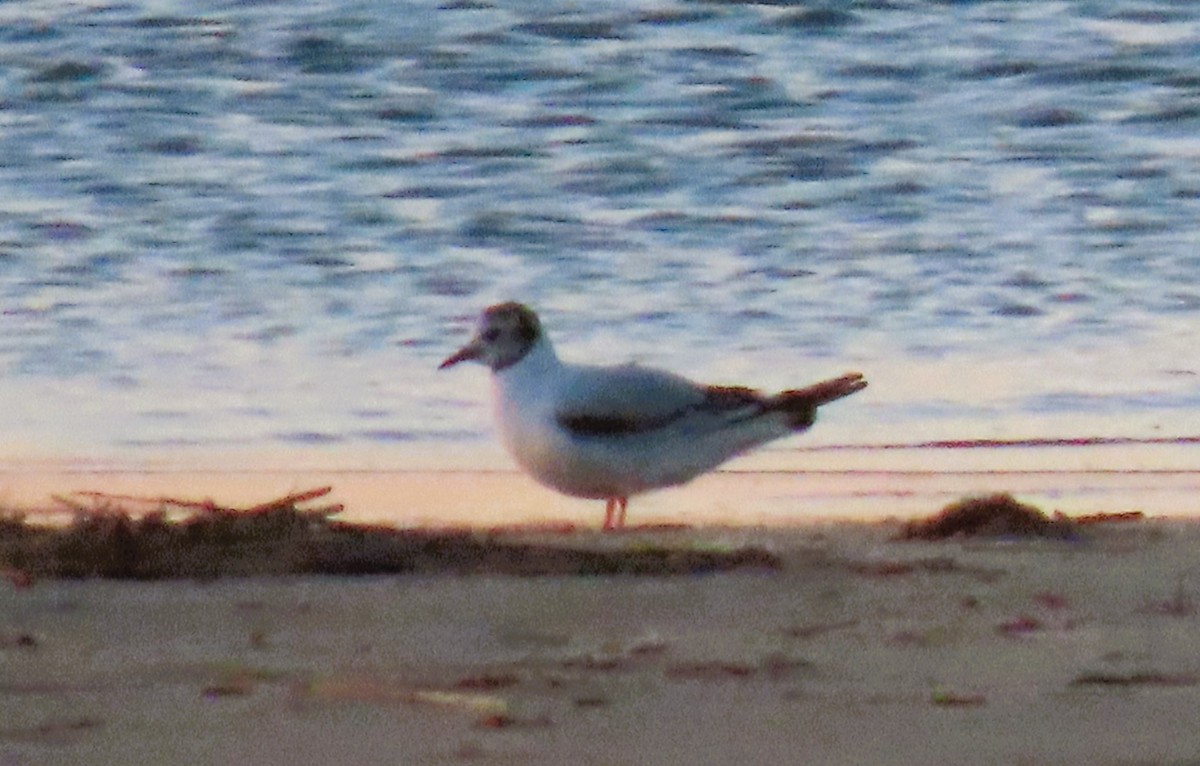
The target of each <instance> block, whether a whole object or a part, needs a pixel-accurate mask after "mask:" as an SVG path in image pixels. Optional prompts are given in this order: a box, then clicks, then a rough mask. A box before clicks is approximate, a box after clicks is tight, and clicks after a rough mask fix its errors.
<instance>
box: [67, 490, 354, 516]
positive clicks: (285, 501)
mask: <svg viewBox="0 0 1200 766" xmlns="http://www.w3.org/2000/svg"><path fill="white" fill-rule="evenodd" d="M332 491H333V487H318V488H316V489H309V490H305V491H303V492H294V493H292V494H289V495H284V496H283V497H280V498H277V499H275V500H270V501H267V502H265V503H259V504H258V505H252V506H250V507H249V508H233V507H230V506H224V505H217V503H216V502H215V501H213V500H188V499H185V498H179V497H167V496H159V497H147V496H142V495H118V494H111V493H108V492H95V491H80V492H74V493H72V495H71V496H63V495H54V496H53V499H54V500H55V501H56V502H58V503H61V504H63V505H65V506H67V507H68V508H70V509H71V510H73V511H77V512H83V513H95V512H96V511H97V510H100V509H99V508H98V507H97V504H100V503H114V504H119V503H136V504H138V505H144V506H157V507H160V508H161V507H163V506H170V507H173V508H180V509H183V510H185V511H196V512H199V513H235V514H246V515H255V514H264V513H270V512H271V511H279V510H286V509H292V510H295V511H297V512H298V513H303V514H305V515H312V516H318V517H324V516H332V515H334V514H336V513H341V511H342V510H344V507H343V506H342V505H341V504H340V503H334V504H331V505H328V506H322V507H320V508H313V509H304V510H301V509H298V508H296V506H297V505H299V504H300V503H306V502H309V501H310V500H316V499H318V498H321V497H325V496H326V495H328V494H329V493H330V492H332ZM75 498H87V499H88V500H90V501H91V502H92V503H93V505H91V506H89V505H87V504H85V503H82V502H80V501H79V500H77V499H75Z"/></svg>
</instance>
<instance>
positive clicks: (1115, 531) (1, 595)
mask: <svg viewBox="0 0 1200 766" xmlns="http://www.w3.org/2000/svg"><path fill="white" fill-rule="evenodd" d="M901 531H902V525H901V524H899V523H891V522H877V523H827V524H810V525H806V526H796V527H790V528H779V527H773V528H764V527H752V526H741V527H722V526H705V527H683V528H670V529H664V528H650V529H636V528H635V529H633V530H629V531H626V532H624V533H622V534H618V535H608V536H603V535H601V534H599V533H597V532H594V531H591V530H588V529H576V530H575V531H572V532H569V533H566V534H564V533H563V532H561V531H555V532H541V533H539V532H536V531H529V530H526V531H510V532H505V533H502V534H501V538H502V539H503V540H505V541H508V542H511V543H515V544H537V545H564V544H569V545H572V546H582V547H589V548H595V549H602V550H609V551H615V552H617V553H621V552H630V553H636V552H639V551H646V550H649V549H655V548H664V547H665V548H672V549H685V550H693V551H703V550H710V551H719V552H727V551H735V550H743V549H755V550H763V551H766V552H768V553H769V554H770V555H771V556H773V557H775V558H776V559H777V560H778V566H774V567H752V568H745V569H739V570H736V571H733V572H728V573H709V574H679V573H674V574H659V575H656V576H646V575H631V574H623V575H608V576H602V575H588V576H581V575H577V574H576V575H561V574H559V575H546V576H513V575H499V574H471V575H464V574H461V573H460V574H453V575H433V574H416V575H411V574H410V575H385V576H366V577H345V576H340V577H339V576H312V575H310V576H303V577H297V576H291V577H287V576H285V577H238V578H222V579H215V580H194V579H184V580H170V581H159V582H137V581H113V580H101V579H83V580H61V579H38V580H35V581H34V582H33V583H32V584H31V585H29V586H28V587H18V585H23V584H22V583H17V584H12V583H4V584H3V585H0V615H3V616H4V619H3V622H2V623H0V764H5V766H7V765H8V764H35V763H37V764H40V763H56V764H127V763H213V764H216V763H222V764H224V763H255V764H275V763H278V764H309V763H314V764H315V763H354V764H363V765H365V764H396V763H416V764H422V763H428V764H441V763H449V764H454V763H513V764H517V763H519V764H543V763H544V764H564V763H583V764H718V763H720V764H726V763H756V764H775V763H778V764H784V763H788V764H791V763H822V764H843V763H844V764H874V763H881V764H882V763H889V764H895V763H921V764H931V763H947V764H950V763H956V764H957V763H1005V764H1011V763H1020V764H1059V763H1090V764H1133V763H1138V764H1140V763H1159V764H1162V763H1165V764H1195V763H1200V734H1197V732H1196V727H1195V726H1194V723H1193V722H1194V718H1195V710H1196V709H1197V708H1198V706H1200V630H1197V628H1198V627H1200V625H1198V622H1200V612H1198V610H1200V564H1197V562H1200V524H1198V523H1196V522H1194V521H1186V520H1161V519H1148V520H1141V521H1131V522H1127V523H1111V524H1097V525H1088V526H1087V527H1085V528H1082V529H1080V530H1077V533H1072V534H1067V535H1059V536H1055V537H1048V538H1046V537H1037V538H1017V537H1006V536H1001V537H999V538H952V539H949V540H946V541H941V542H925V541H901V540H898V539H896V538H897V536H898V534H899V533H900V532H901Z"/></svg>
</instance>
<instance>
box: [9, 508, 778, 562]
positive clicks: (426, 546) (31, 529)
mask: <svg viewBox="0 0 1200 766" xmlns="http://www.w3.org/2000/svg"><path fill="white" fill-rule="evenodd" d="M325 491H328V490H325ZM325 491H321V492H319V494H314V493H303V494H301V495H294V496H289V497H288V498H283V499H282V501H273V502H271V503H265V504H263V505H260V506H255V507H254V508H250V509H233V508H222V507H218V506H215V505H213V504H211V503H190V502H181V503H175V504H174V506H173V507H175V508H176V509H178V508H179V507H181V506H182V507H184V508H185V509H187V510H188V511H189V512H187V513H185V514H184V515H182V516H181V517H179V518H172V517H171V515H170V514H168V513H166V512H164V510H162V509H160V510H156V511H153V512H150V513H146V514H143V515H140V516H139V515H136V514H134V513H131V512H130V511H129V510H127V509H121V508H118V509H116V510H114V509H111V508H102V509H94V510H91V511H84V510H79V509H77V510H76V514H75V517H74V519H73V521H71V522H70V523H68V524H66V525H64V526H45V525H37V524H31V523H29V522H28V520H27V519H26V518H24V517H22V516H16V515H10V516H8V517H6V518H0V573H4V574H8V576H9V579H11V580H13V581H14V582H15V581H16V580H15V578H16V577H17V576H18V575H19V576H20V577H22V578H24V579H32V580H36V579H39V578H64V579H79V578H109V579H121V580H164V579H176V578H184V579H188V578H190V579H213V578H218V577H250V576H277V575H311V574H325V575H377V574H425V575H432V574H455V575H471V574H503V575H523V576H543V575H641V576H667V575H680V574H696V573H705V572H721V571H729V570H735V569H765V570H774V569H778V568H779V567H780V566H781V564H780V561H779V559H778V558H777V557H776V556H774V555H773V554H771V553H769V552H767V551H765V550H762V549H760V548H754V547H748V548H740V549H733V550H717V551H714V550H708V549H705V550H696V549H692V548H687V547H673V546H667V545H658V544H646V543H645V541H639V542H636V543H635V542H633V541H631V543H630V547H614V546H613V545H611V544H605V545H599V544H596V545H588V544H587V542H586V541H584V542H579V541H575V542H557V541H556V542H541V541H531V540H529V539H521V537H520V535H518V534H505V533H504V532H486V531H477V530H469V529H467V530H462V529H454V530H429V529H398V528H395V527H388V526H382V525H364V524H354V523H348V522H340V521H334V520H331V519H330V518H329V516H330V515H332V513H335V512H336V511H337V510H340V506H330V507H327V508H324V509H319V510H315V511H314V510H302V509H300V508H298V507H297V502H295V499H296V498H306V499H312V497H314V496H318V497H319V496H321V495H323V494H324V492H325ZM158 500H166V499H158Z"/></svg>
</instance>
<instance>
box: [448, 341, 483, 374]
mask: <svg viewBox="0 0 1200 766" xmlns="http://www.w3.org/2000/svg"><path fill="white" fill-rule="evenodd" d="M482 353H483V348H482V347H481V346H480V345H479V344H478V343H474V342H472V343H468V344H467V345H465V346H463V347H462V348H460V349H459V350H458V351H455V352H454V353H453V354H451V355H450V356H448V357H446V361H444V362H442V363H441V364H439V365H438V369H439V370H444V369H446V368H447V367H453V366H454V365H456V364H458V363H459V362H468V361H470V360H472V359H478V358H479V357H480V355H481V354H482Z"/></svg>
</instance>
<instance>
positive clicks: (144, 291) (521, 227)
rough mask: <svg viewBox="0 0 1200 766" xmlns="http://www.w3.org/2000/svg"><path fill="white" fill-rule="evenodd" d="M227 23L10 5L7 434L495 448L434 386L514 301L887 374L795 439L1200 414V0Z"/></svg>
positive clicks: (0, 52)
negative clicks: (479, 330)
mask: <svg viewBox="0 0 1200 766" xmlns="http://www.w3.org/2000/svg"><path fill="white" fill-rule="evenodd" d="M206 8H207V10H206V12H205V13H204V14H202V15H195V14H194V13H193V10H192V8H191V7H190V6H187V5H186V4H174V3H170V2H148V1H147V2H124V3H104V2H90V3H58V2H42V3H10V4H7V5H4V6H3V7H0V402H2V403H3V404H2V409H0V433H3V434H5V437H4V441H5V442H6V445H5V447H4V450H3V451H4V452H5V453H7V454H12V455H18V456H30V455H72V456H84V457H86V458H89V459H105V460H115V461H119V462H129V463H134V464H136V463H139V461H151V460H172V459H176V460H178V461H179V462H181V463H184V464H188V463H190V462H191V461H195V460H199V459H200V458H199V457H198V456H206V458H213V457H214V456H216V458H215V459H217V462H220V456H222V455H229V454H230V453H231V451H245V450H251V451H263V452H273V453H277V454H288V453H290V452H296V453H299V452H303V453H304V454H306V455H314V454H315V455H316V456H317V460H318V462H320V461H326V462H328V463H329V464H331V465H332V464H336V465H342V466H346V465H351V466H358V465H370V466H373V467H382V468H402V467H404V465H407V463H403V462H401V461H400V458H397V457H394V456H396V455H400V454H404V455H406V456H408V457H405V458H404V460H408V459H410V458H411V456H412V455H414V454H417V455H421V454H426V453H427V452H428V453H429V454H443V452H442V448H449V451H450V452H454V451H455V450H459V449H460V448H461V449H462V450H465V451H466V452H468V453H474V452H475V451H478V450H483V451H484V452H482V453H479V454H485V453H486V450H488V449H491V447H490V446H488V445H490V444H491V442H490V441H489V437H488V417H487V409H486V405H485V403H484V402H485V398H486V396H485V390H486V389H485V383H484V375H483V374H482V372H481V371H478V370H458V369H456V370H455V371H454V372H453V373H441V374H437V373H435V371H434V368H435V367H436V365H437V362H438V361H439V360H440V359H441V358H443V357H444V356H445V355H446V354H447V353H449V352H450V351H452V350H453V349H454V348H455V347H456V344H457V343H459V342H460V341H461V340H462V339H463V338H464V337H465V334H466V333H467V332H468V329H469V322H470V319H471V317H473V316H474V314H475V313H476V312H477V311H478V309H480V308H481V307H483V306H485V305H487V304H489V303H491V302H494V301H497V300H502V299H509V298H518V299H521V300H523V301H526V302H528V303H530V304H532V305H534V306H535V307H537V308H538V309H539V310H540V311H541V312H542V314H543V317H544V320H545V322H546V324H547V325H548V327H549V328H550V331H551V334H552V335H553V337H554V338H555V340H556V342H557V344H558V345H559V347H560V350H561V351H562V352H563V353H564V355H567V356H574V357H576V358H578V357H582V356H590V357H594V358H596V359H599V360H603V361H618V360H627V359H638V360H643V361H647V362H652V363H654V364H659V365H662V366H667V367H670V368H672V369H675V370H677V371H680V372H683V373H685V374H689V375H693V376H696V377H698V378H701V379H705V380H709V381H712V382H744V383H753V384H756V385H761V386H764V387H774V386H787V385H796V384H800V383H805V382H809V381H810V380H812V379H815V378H817V377H818V376H820V375H825V374H835V373H839V372H841V371H843V370H844V369H861V370H863V371H864V372H866V373H867V374H868V377H869V378H870V379H871V381H872V388H871V389H870V392H869V394H863V395H861V396H860V397H857V398H856V399H855V400H852V401H848V402H846V403H844V404H842V405H840V406H839V407H838V408H837V411H836V412H833V411H831V412H830V414H829V417H828V418H827V419H826V423H824V424H822V427H821V428H818V429H816V430H814V432H813V433H812V434H811V435H810V436H809V437H807V439H806V440H804V441H799V440H798V441H796V442H788V443H786V445H785V446H784V447H781V448H780V449H779V450H778V454H784V453H787V454H792V453H794V451H795V448H796V447H801V448H803V447H805V446H812V445H816V446H821V445H827V444H834V445H837V444H857V445H872V444H884V443H892V444H897V443H899V444H905V443H919V442H922V441H924V440H929V439H951V440H962V439H981V438H986V439H1029V438H1076V437H1093V436H1102V437H1120V438H1123V439H1130V440H1133V441H1132V443H1139V442H1138V440H1142V439H1162V438H1173V437H1179V436H1183V437H1186V436H1192V435H1195V434H1196V433H1200V428H1198V426H1200V422H1198V418H1197V411H1198V405H1200V377H1198V367H1197V362H1196V351H1195V348H1196V342H1195V336H1196V332H1195V328H1196V322H1197V320H1198V319H1200V288H1198V287H1197V286H1196V285H1197V274H1198V273H1200V252H1198V251H1197V244H1198V243H1200V237H1198V236H1197V235H1198V232H1200V229H1198V227H1197V223H1196V221H1197V220H1198V219H1200V215H1198V214H1200V139H1197V138H1196V136H1197V135H1200V76H1197V75H1196V73H1195V64H1196V61H1197V54H1198V53H1200V7H1197V6H1196V5H1195V4H1192V3H1186V2H1157V3H1156V2H1137V1H1135V0H1125V1H1124V2H1058V3H1055V2H1044V1H1042V0H1039V1H1038V2H1033V1H1030V2H1021V1H1014V0H1004V1H1002V2H999V1H998V2H960V3H928V2H915V1H913V2H905V1H904V0H899V1H897V2H856V3H850V4H842V3H838V4H831V5H829V6H828V8H821V7H816V6H812V5H810V4H791V3H788V2H786V0H782V1H780V0H776V1H774V2H771V3H763V4H755V3H742V2H737V1H736V0H734V1H732V2H729V1H722V2H654V1H653V0H642V1H641V2H637V1H635V0H626V1H617V0H613V1H610V2H590V3H587V4H586V5H583V4H577V3H565V2H558V3H552V4H549V5H548V4H546V3H544V2H540V1H539V2H497V3H493V2H486V1H485V2H475V1H474V0H448V2H445V3H442V4H440V5H435V4H433V3H415V2H409V3H406V2H397V1H396V0H388V2H341V3H339V2H316V3H307V4H303V5H296V4H286V3H285V4H277V3H242V2H237V3H234V2H229V3H223V4H222V3H213V4H208V5H207V6H206ZM1177 446H1178V449H1180V450H1188V449H1191V450H1194V449H1195V448H1194V446H1190V447H1189V445H1188V444H1186V443H1180V444H1178V445H1177ZM777 456H778V455H777ZM1186 456H1187V457H1186V459H1185V462H1187V460H1191V461H1192V464H1193V465H1194V455H1193V454H1192V453H1191V452H1187V453H1186ZM489 460H490V458H489ZM210 462H211V461H210ZM235 462H236V459H235ZM433 462H434V463H436V462H437V461H436V460H434V461H433ZM467 462H468V463H469V462H470V460H469V459H468V460H467ZM484 462H488V461H486V460H485V461H484ZM1119 462H1120V460H1119V459H1118V463H1119ZM1118 467H1119V466H1118Z"/></svg>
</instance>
